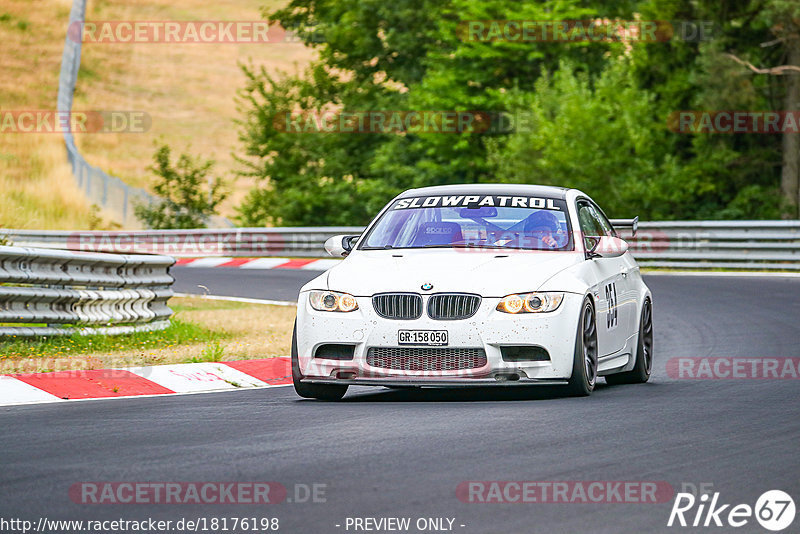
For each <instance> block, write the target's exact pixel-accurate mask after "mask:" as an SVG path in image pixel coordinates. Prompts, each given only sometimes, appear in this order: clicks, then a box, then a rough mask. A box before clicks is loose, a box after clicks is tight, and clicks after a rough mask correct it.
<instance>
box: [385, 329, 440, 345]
mask: <svg viewBox="0 0 800 534" xmlns="http://www.w3.org/2000/svg"><path fill="white" fill-rule="evenodd" d="M397 343H398V344H400V345H428V346H440V345H447V330H398V331H397Z"/></svg>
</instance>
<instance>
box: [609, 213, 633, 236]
mask: <svg viewBox="0 0 800 534" xmlns="http://www.w3.org/2000/svg"><path fill="white" fill-rule="evenodd" d="M611 225H612V226H613V227H614V228H626V229H627V228H630V230H631V234H632V235H631V237H636V230H638V229H639V217H634V218H633V219H611Z"/></svg>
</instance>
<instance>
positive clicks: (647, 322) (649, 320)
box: [606, 298, 653, 385]
mask: <svg viewBox="0 0 800 534" xmlns="http://www.w3.org/2000/svg"><path fill="white" fill-rule="evenodd" d="M652 370H653V304H652V303H651V302H650V299H649V298H647V299H645V300H644V304H642V314H641V317H639V342H638V343H637V347H636V364H634V366H633V369H631V370H630V371H626V372H624V373H615V374H613V375H608V376H606V383H607V384H611V385H617V384H644V383H645V382H647V381H648V380H650V372H651V371H652Z"/></svg>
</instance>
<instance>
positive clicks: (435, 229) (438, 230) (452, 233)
mask: <svg viewBox="0 0 800 534" xmlns="http://www.w3.org/2000/svg"><path fill="white" fill-rule="evenodd" d="M463 240H464V238H463V237H462V235H461V226H460V225H459V224H458V223H454V222H425V223H422V224H421V225H419V229H418V230H417V235H416V236H414V245H413V246H415V247H424V246H427V245H449V244H450V243H457V242H459V241H463Z"/></svg>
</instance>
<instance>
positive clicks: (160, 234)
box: [0, 226, 364, 258]
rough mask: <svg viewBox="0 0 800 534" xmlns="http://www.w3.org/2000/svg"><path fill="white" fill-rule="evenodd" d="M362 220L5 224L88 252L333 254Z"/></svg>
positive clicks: (24, 236) (16, 236) (50, 243)
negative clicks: (332, 247) (85, 226)
mask: <svg viewBox="0 0 800 534" xmlns="http://www.w3.org/2000/svg"><path fill="white" fill-rule="evenodd" d="M363 230H364V227H362V226H342V227H332V226H331V227H328V226H322V227H295V228H236V229H220V230H206V229H202V230H147V231H131V232H84V231H79V232H60V231H40V230H4V229H0V235H6V236H7V237H8V239H9V240H10V241H11V242H12V244H14V245H21V246H26V247H43V248H59V249H67V250H79V251H84V252H112V253H123V254H168V255H170V256H174V257H177V258H181V257H184V258H186V257H205V256H209V257H214V256H231V257H246V256H289V257H306V258H317V257H327V254H326V253H325V250H324V249H323V247H322V245H323V243H325V240H326V239H328V238H329V237H330V236H332V235H336V234H341V233H348V234H358V233H360V232H362V231H363Z"/></svg>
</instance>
